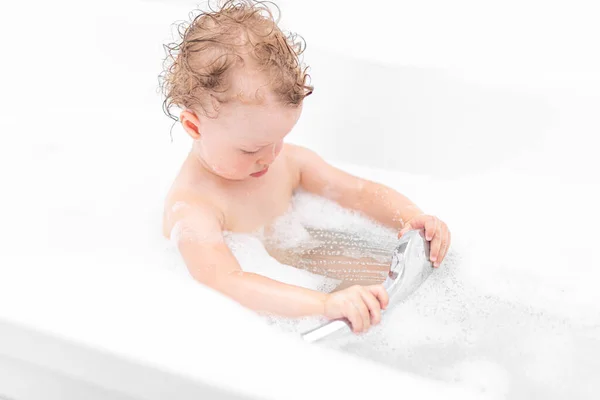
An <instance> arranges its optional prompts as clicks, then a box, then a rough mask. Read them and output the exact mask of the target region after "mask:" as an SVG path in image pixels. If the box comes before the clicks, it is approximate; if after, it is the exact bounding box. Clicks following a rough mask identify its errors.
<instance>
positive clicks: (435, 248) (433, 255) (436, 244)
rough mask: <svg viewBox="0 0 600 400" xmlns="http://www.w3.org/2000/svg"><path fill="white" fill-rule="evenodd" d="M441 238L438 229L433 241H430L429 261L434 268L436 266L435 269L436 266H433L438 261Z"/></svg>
mask: <svg viewBox="0 0 600 400" xmlns="http://www.w3.org/2000/svg"><path fill="white" fill-rule="evenodd" d="M441 236H442V233H441V231H440V229H438V230H437V231H436V232H435V235H434V237H433V240H432V241H431V247H430V248H429V259H430V260H431V262H432V263H434V266H436V267H437V265H435V264H437V262H438V261H439V253H440V247H441V245H442V238H441ZM438 265H439V264H438Z"/></svg>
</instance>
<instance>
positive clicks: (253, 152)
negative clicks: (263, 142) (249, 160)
mask: <svg viewBox="0 0 600 400" xmlns="http://www.w3.org/2000/svg"><path fill="white" fill-rule="evenodd" d="M259 151H260V150H256V151H246V150H242V153H244V154H248V155H252V154H256V153H258V152H259Z"/></svg>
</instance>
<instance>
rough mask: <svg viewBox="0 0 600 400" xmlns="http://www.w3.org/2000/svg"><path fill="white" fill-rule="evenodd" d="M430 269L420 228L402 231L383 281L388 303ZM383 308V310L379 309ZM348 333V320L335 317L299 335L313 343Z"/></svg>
mask: <svg viewBox="0 0 600 400" xmlns="http://www.w3.org/2000/svg"><path fill="white" fill-rule="evenodd" d="M432 272H433V265H432V264H431V261H430V260H429V242H428V241H427V240H426V239H425V236H424V232H423V230H412V231H408V232H406V233H405V234H404V235H402V237H401V238H400V240H399V242H398V246H397V247H396V249H395V250H394V252H393V254H392V262H391V265H390V272H389V273H388V276H387V278H386V280H385V282H383V287H384V288H385V290H386V291H387V292H388V295H389V298H390V302H389V304H392V301H394V302H397V301H402V300H404V299H406V298H407V297H408V296H410V295H411V294H412V293H413V292H414V291H415V290H417V288H418V287H419V286H421V284H422V283H423V282H425V280H426V279H427V278H428V277H429V275H431V273H432ZM382 311H383V310H382ZM350 332H352V327H351V325H350V322H348V320H346V319H345V318H344V319H337V320H333V321H331V322H328V323H326V324H324V325H321V326H319V327H317V328H314V329H312V330H310V331H308V332H305V333H303V334H302V338H303V339H304V340H305V341H307V342H316V341H319V340H322V339H325V338H328V339H330V338H332V337H333V336H336V337H337V336H338V335H341V334H345V333H350Z"/></svg>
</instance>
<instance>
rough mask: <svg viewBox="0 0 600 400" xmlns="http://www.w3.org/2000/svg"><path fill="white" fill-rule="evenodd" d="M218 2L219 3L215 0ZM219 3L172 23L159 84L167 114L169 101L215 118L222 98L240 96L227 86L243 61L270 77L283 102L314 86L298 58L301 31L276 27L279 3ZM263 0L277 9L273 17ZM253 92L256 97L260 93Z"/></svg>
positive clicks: (235, 0) (236, 0) (295, 99)
mask: <svg viewBox="0 0 600 400" xmlns="http://www.w3.org/2000/svg"><path fill="white" fill-rule="evenodd" d="M219 4H220V5H219ZM219 4H218V9H217V10H214V9H212V7H211V6H210V3H209V4H208V6H209V9H210V11H202V10H194V11H192V12H191V13H190V14H191V15H192V16H193V14H194V12H195V11H200V14H198V15H197V16H196V17H194V18H193V19H192V20H191V22H188V21H183V22H182V23H180V24H179V25H178V27H177V31H178V33H179V36H180V39H181V41H180V42H175V43H170V44H168V45H163V47H164V49H165V52H166V53H167V57H166V58H165V59H164V61H163V68H164V70H163V72H162V73H161V74H160V75H159V85H160V89H161V90H162V93H163V95H164V97H165V99H164V101H163V111H164V112H165V114H166V115H167V116H168V117H170V118H171V119H173V120H175V121H178V118H177V117H175V116H174V115H173V114H172V113H171V107H172V106H174V105H175V106H178V107H180V108H183V109H188V108H189V109H198V107H199V109H200V110H201V111H202V112H203V113H204V114H205V115H206V116H208V117H212V118H215V117H216V116H217V115H218V111H219V108H220V106H221V105H222V104H224V103H227V102H229V101H232V100H234V99H237V100H240V101H245V98H244V96H245V95H244V94H243V93H240V92H238V93H232V92H231V86H232V85H231V79H230V78H231V75H232V73H233V72H234V71H235V70H238V71H239V70H240V68H243V67H244V66H245V65H247V64H250V63H251V64H252V66H257V67H258V68H259V70H261V71H264V72H265V73H266V76H267V77H268V78H269V84H268V87H269V88H270V89H271V91H272V93H274V94H275V95H276V97H277V99H278V100H279V101H281V102H282V103H283V104H285V105H299V104H300V103H301V102H302V100H303V99H304V98H305V97H306V96H308V95H310V94H311V93H312V91H313V87H312V86H311V85H309V84H308V83H307V80H308V79H309V78H310V76H309V75H308V74H307V73H306V71H307V69H308V67H305V66H304V65H303V64H302V63H301V62H300V57H299V56H300V55H301V54H302V53H303V52H304V49H305V43H304V40H303V39H302V37H300V36H298V35H296V34H294V33H288V34H287V35H284V33H283V32H282V31H281V30H280V29H279V27H278V26H277V23H278V21H279V8H278V7H277V5H275V4H274V3H270V2H264V1H254V0H227V1H225V2H224V3H223V2H222V1H219ZM267 4H273V5H274V6H275V7H276V8H277V10H278V18H277V19H275V18H274V17H273V14H272V12H271V10H270V9H269V7H268V6H267ZM258 90H259V89H257V92H256V97H257V98H259V97H260V95H259V93H258Z"/></svg>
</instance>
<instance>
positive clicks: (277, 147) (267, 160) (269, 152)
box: [258, 141, 283, 165]
mask: <svg viewBox="0 0 600 400" xmlns="http://www.w3.org/2000/svg"><path fill="white" fill-rule="evenodd" d="M282 145H283V143H282V142H281V141H280V142H278V143H274V144H273V146H272V147H271V148H270V149H265V150H266V151H265V154H264V155H263V156H262V157H261V159H260V160H259V161H258V163H259V164H263V165H270V164H271V163H273V161H275V158H277V156H278V155H279V153H280V152H281V148H282Z"/></svg>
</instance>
